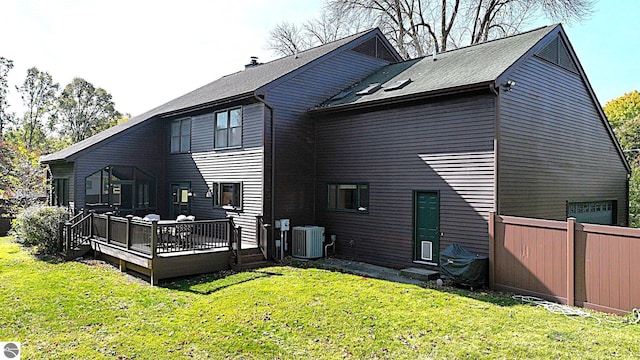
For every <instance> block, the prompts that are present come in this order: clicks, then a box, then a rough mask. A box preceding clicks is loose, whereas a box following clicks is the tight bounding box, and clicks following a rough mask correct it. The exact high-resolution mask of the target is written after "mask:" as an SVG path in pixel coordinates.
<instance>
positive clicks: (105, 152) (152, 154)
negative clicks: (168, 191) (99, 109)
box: [75, 120, 165, 206]
mask: <svg viewBox="0 0 640 360" xmlns="http://www.w3.org/2000/svg"><path fill="white" fill-rule="evenodd" d="M163 139H164V136H163V129H162V126H161V123H160V121H159V120H151V121H147V122H145V123H144V124H142V125H140V126H138V127H135V128H133V129H131V130H128V131H126V132H124V133H123V134H119V135H116V136H114V137H113V138H111V139H109V140H106V141H105V142H103V143H100V144H98V145H96V146H95V147H93V148H91V149H90V151H87V152H84V153H81V154H80V156H79V157H78V158H77V160H76V179H75V181H76V184H77V186H76V187H75V196H76V199H77V201H76V206H84V191H85V178H86V177H87V176H88V175H91V174H93V173H94V172H96V171H98V170H100V169H102V168H104V167H105V166H107V165H129V166H136V167H138V168H139V169H141V170H143V171H145V172H147V173H149V174H151V175H153V176H155V178H156V180H157V187H158V206H161V204H162V203H163V202H162V201H163V199H164V198H163V193H162V192H161V191H160V189H162V186H163V183H162V180H163V179H162V174H163V172H164V171H163V169H164V167H163V165H164V151H163V150H164V147H165V144H164V141H163Z"/></svg>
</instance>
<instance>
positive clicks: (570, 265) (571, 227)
mask: <svg viewBox="0 0 640 360" xmlns="http://www.w3.org/2000/svg"><path fill="white" fill-rule="evenodd" d="M575 248H576V218H573V217H570V218H568V219H567V305H569V306H574V305H575V291H576V290H575V269H576V268H575V262H576V257H575V252H576V251H575Z"/></svg>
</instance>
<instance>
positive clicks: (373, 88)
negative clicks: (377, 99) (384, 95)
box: [356, 83, 382, 95]
mask: <svg viewBox="0 0 640 360" xmlns="http://www.w3.org/2000/svg"><path fill="white" fill-rule="evenodd" d="M381 87H382V85H381V84H380V83H373V84H369V86H367V87H366V88H364V89H362V90H360V91H358V92H357V93H356V95H369V94H373V93H374V92H376V91H378V89H380V88H381Z"/></svg>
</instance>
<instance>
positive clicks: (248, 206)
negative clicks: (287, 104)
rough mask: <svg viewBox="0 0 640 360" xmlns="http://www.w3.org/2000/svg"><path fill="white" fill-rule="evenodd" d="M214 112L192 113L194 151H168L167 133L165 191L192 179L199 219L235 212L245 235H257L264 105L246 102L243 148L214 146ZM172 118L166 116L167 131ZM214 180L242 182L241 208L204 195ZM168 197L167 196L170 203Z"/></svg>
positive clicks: (193, 208) (194, 207)
mask: <svg viewBox="0 0 640 360" xmlns="http://www.w3.org/2000/svg"><path fill="white" fill-rule="evenodd" d="M220 110H222V109H220ZM213 112H214V111H213V110H212V111H211V113H210V114H205V115H200V116H194V117H192V124H191V134H192V135H191V139H192V144H191V149H192V152H191V153H189V154H169V147H168V144H169V142H170V139H169V135H167V136H166V137H165V142H166V144H167V147H166V150H165V151H166V152H167V155H166V156H167V166H166V173H165V181H166V187H165V189H164V191H165V192H166V193H167V194H168V193H169V191H170V188H169V186H170V184H172V183H181V182H189V183H190V184H191V189H192V191H193V192H194V193H195V196H194V197H192V198H191V213H192V214H193V215H195V217H196V220H197V219H218V218H224V217H226V216H233V217H234V219H235V222H236V224H237V225H240V226H242V228H243V231H242V234H243V238H244V239H255V222H256V216H257V215H261V214H262V205H263V204H262V194H263V176H262V171H263V170H262V168H263V161H264V158H263V149H264V147H263V125H264V118H265V111H264V105H263V104H262V103H255V104H250V105H246V106H243V108H242V114H243V129H242V148H239V149H223V150H214V149H213V135H214V134H213ZM171 120H172V119H167V120H166V125H165V127H166V129H167V134H168V133H169V126H170V123H171ZM214 182H241V183H242V205H243V208H242V211H240V212H227V211H225V210H223V209H220V208H214V207H213V199H212V198H207V197H205V194H206V193H207V189H208V188H210V187H212V184H213V183H214ZM169 201H170V199H168V198H167V206H169Z"/></svg>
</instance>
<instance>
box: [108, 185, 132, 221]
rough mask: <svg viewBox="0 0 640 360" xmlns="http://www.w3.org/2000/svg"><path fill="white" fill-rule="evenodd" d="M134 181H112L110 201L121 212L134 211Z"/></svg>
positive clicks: (128, 212)
mask: <svg viewBox="0 0 640 360" xmlns="http://www.w3.org/2000/svg"><path fill="white" fill-rule="evenodd" d="M133 184H134V182H133V181H114V182H113V183H111V200H110V203H111V204H113V206H114V207H115V208H116V209H117V211H118V213H120V214H130V213H131V212H133Z"/></svg>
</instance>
